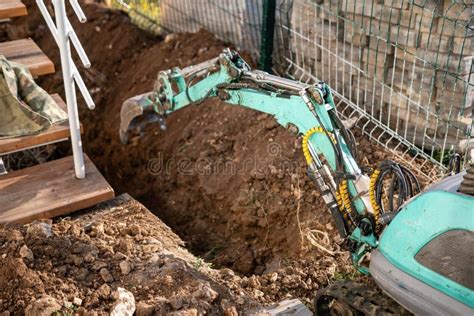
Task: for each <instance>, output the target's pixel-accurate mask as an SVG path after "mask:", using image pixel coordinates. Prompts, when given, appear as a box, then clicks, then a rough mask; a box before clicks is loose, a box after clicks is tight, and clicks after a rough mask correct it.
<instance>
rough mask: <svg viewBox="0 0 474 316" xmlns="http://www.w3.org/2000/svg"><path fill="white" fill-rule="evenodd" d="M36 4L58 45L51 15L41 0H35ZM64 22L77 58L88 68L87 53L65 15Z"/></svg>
mask: <svg viewBox="0 0 474 316" xmlns="http://www.w3.org/2000/svg"><path fill="white" fill-rule="evenodd" d="M36 4H37V5H38V8H39V10H40V12H41V15H43V18H44V20H45V21H46V25H47V26H48V28H49V31H50V32H51V34H52V35H53V38H54V40H55V42H56V44H57V45H58V46H59V42H58V30H57V28H56V25H55V24H54V22H53V19H52V18H51V15H50V14H49V12H48V9H47V8H46V6H45V4H44V2H43V0H36ZM66 24H67V26H68V32H69V37H70V38H71V41H72V44H73V45H74V48H75V49H76V51H77V54H78V55H79V58H80V59H81V61H82V64H83V65H84V67H85V68H90V66H91V62H90V61H89V57H87V54H86V52H85V51H84V48H83V47H82V45H81V42H80V41H79V38H78V37H77V35H76V32H74V29H73V28H72V25H71V23H70V22H69V19H68V18H67V17H66Z"/></svg>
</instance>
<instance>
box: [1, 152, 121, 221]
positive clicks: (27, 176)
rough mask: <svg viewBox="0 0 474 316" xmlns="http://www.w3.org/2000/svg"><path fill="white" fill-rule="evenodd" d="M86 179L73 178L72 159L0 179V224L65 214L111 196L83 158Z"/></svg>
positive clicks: (97, 173) (111, 192) (65, 159)
mask: <svg viewBox="0 0 474 316" xmlns="http://www.w3.org/2000/svg"><path fill="white" fill-rule="evenodd" d="M84 158H85V164H86V178H85V179H82V180H78V179H76V178H75V177H74V164H73V157H72V156H70V157H66V158H62V159H59V160H54V161H50V162H46V163H43V164H40V165H37V166H33V167H30V168H25V169H21V170H18V171H13V172H10V173H9V174H7V175H5V176H0V225H3V224H6V223H27V222H31V221H33V220H35V219H45V218H52V217H56V216H59V215H64V214H68V213H71V212H74V211H77V210H80V209H83V208H87V207H91V206H93V205H95V204H97V203H99V202H103V201H106V200H109V199H111V198H113V197H114V190H113V189H112V187H111V186H110V185H109V184H108V183H107V181H106V180H105V179H104V177H103V176H102V175H101V174H100V172H99V171H98V170H97V168H96V167H95V166H94V164H93V163H92V161H91V160H90V159H89V157H87V156H85V157H84Z"/></svg>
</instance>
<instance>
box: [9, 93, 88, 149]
mask: <svg viewBox="0 0 474 316" xmlns="http://www.w3.org/2000/svg"><path fill="white" fill-rule="evenodd" d="M52 97H53V99H54V101H56V103H57V104H58V105H59V106H60V107H61V108H62V109H63V110H64V111H66V112H67V108H66V104H65V103H64V101H63V100H62V99H61V97H60V96H59V94H53V95H52ZM81 132H82V125H81ZM68 138H69V122H68V121H65V122H62V123H61V124H56V125H53V126H52V127H50V128H49V129H47V130H46V131H44V132H41V133H39V134H35V135H29V136H22V137H11V138H4V139H0V156H1V155H6V154H11V153H14V152H17V151H21V150H26V149H31V148H35V147H39V146H44V145H49V144H54V143H57V142H61V141H64V140H67V139H68Z"/></svg>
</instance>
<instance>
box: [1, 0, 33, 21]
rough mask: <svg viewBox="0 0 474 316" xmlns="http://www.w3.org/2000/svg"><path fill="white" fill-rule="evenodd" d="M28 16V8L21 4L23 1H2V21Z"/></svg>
mask: <svg viewBox="0 0 474 316" xmlns="http://www.w3.org/2000/svg"><path fill="white" fill-rule="evenodd" d="M26 14H27V12H26V6H25V5H24V4H23V3H22V2H21V0H1V1H0V19H8V18H14V17H17V16H23V15H26Z"/></svg>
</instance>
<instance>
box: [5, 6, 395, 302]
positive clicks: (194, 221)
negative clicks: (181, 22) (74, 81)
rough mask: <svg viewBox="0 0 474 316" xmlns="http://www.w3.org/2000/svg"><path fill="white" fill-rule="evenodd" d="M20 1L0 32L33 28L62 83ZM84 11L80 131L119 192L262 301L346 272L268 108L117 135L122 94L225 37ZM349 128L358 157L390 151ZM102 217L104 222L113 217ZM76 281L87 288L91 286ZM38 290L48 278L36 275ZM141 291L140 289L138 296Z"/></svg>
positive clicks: (43, 34) (220, 111) (212, 51)
mask: <svg viewBox="0 0 474 316" xmlns="http://www.w3.org/2000/svg"><path fill="white" fill-rule="evenodd" d="M25 2H26V3H27V5H28V8H29V16H28V18H27V19H16V20H14V21H13V22H12V23H10V24H9V26H2V29H1V31H0V36H1V37H4V38H5V37H7V38H10V39H14V38H24V37H27V36H30V37H32V38H34V39H35V41H36V42H37V43H38V44H39V46H40V47H41V48H42V49H43V50H44V51H45V52H46V54H47V55H48V56H49V57H50V58H51V59H52V60H53V61H54V62H55V65H56V69H57V70H58V71H57V73H56V74H54V75H51V76H47V77H45V78H42V79H40V80H39V83H40V84H41V85H42V86H43V87H44V88H45V89H46V90H48V91H50V92H51V93H60V94H63V88H62V80H61V73H60V71H59V70H60V63H59V56H58V54H59V53H58V51H57V47H56V45H55V44H54V42H53V40H52V38H51V36H50V34H49V31H48V30H47V28H46V26H45V25H44V23H43V21H42V19H41V18H40V15H39V13H38V12H37V9H36V6H35V5H34V1H32V0H30V1H25ZM85 12H86V15H87V16H88V18H89V21H88V22H87V23H85V24H79V23H76V22H75V21H76V18H75V17H74V16H72V15H71V16H70V19H71V21H73V24H74V27H75V30H76V32H77V34H78V36H79V38H80V39H81V41H82V43H83V45H84V48H85V50H86V52H87V53H88V55H89V58H90V60H91V62H92V67H91V68H90V69H87V70H83V71H82V74H83V77H84V79H85V81H86V84H87V86H88V87H89V89H90V91H91V92H92V95H93V98H94V100H95V102H96V109H95V110H94V111H89V110H87V109H86V107H85V105H84V104H83V102H80V103H81V104H80V116H81V122H82V124H83V125H84V135H83V140H84V144H85V150H86V152H87V153H88V155H89V156H90V157H91V158H92V160H93V161H94V163H95V164H96V165H97V167H98V168H99V169H100V171H101V172H102V173H103V175H104V176H105V177H106V179H107V180H108V181H109V183H111V185H112V186H113V187H114V189H115V190H116V192H117V193H125V192H127V193H129V194H130V195H131V196H133V197H134V198H136V199H137V200H138V201H140V202H142V203H143V204H144V205H145V206H146V207H147V208H149V209H150V210H151V211H152V212H153V213H154V214H156V215H157V216H158V217H159V218H160V219H162V220H163V221H164V222H165V223H166V224H167V225H169V226H170V227H171V228H172V229H173V231H174V232H176V233H177V234H178V235H179V236H180V237H181V238H182V240H184V242H185V245H186V247H187V248H188V249H189V250H190V251H191V252H192V253H193V254H194V255H196V256H198V257H200V258H202V259H203V260H204V261H203V262H210V263H212V265H213V266H214V267H218V268H230V269H232V270H233V271H235V272H237V273H238V274H239V275H241V276H246V277H243V278H242V279H241V280H243V281H242V282H241V283H240V285H239V286H241V287H242V288H243V289H245V291H247V292H249V293H250V294H249V297H251V298H252V299H253V300H256V301H259V302H264V303H267V302H274V301H276V300H278V299H281V298H285V297H287V296H289V297H291V296H292V297H299V298H301V299H303V300H304V301H305V302H310V299H311V298H312V297H314V293H315V290H316V289H317V288H319V287H321V286H324V285H326V284H327V283H328V282H331V280H333V279H335V278H336V279H337V278H341V277H349V276H353V275H354V270H353V269H352V267H351V265H350V263H349V257H348V254H347V253H346V252H344V251H342V250H341V247H340V245H339V243H340V240H339V238H338V237H337V234H336V231H335V227H334V225H333V222H332V220H331V217H330V215H329V213H328V211H327V209H326V207H325V206H324V203H323V201H322V199H321V197H320V194H319V192H318V190H317V189H316V187H315V186H314V185H313V184H312V183H311V181H310V180H309V179H308V177H307V176H306V173H305V170H306V168H305V164H304V160H303V155H302V152H301V148H300V140H299V139H297V138H296V137H295V136H294V135H291V134H290V133H289V132H288V131H287V130H285V129H284V128H282V127H281V126H279V125H278V124H277V123H276V122H275V120H274V119H273V118H272V117H270V116H268V115H265V114H260V113H257V112H254V111H251V110H248V109H245V108H241V107H236V106H231V105H226V104H224V103H222V102H220V101H219V100H216V99H212V100H207V101H205V102H203V103H202V104H199V105H193V106H189V107H187V108H185V109H183V110H181V111H180V112H179V113H175V114H173V115H170V116H169V117H168V119H167V124H168V129H167V130H166V131H165V132H163V131H161V130H160V129H159V128H158V127H157V126H150V127H148V128H147V130H146V134H145V136H144V137H143V138H141V139H134V140H133V141H132V142H131V143H130V144H128V145H123V144H121V143H120V140H119V137H118V127H119V114H120V107H121V104H122V102H123V101H124V100H126V99H127V98H129V97H131V96H134V95H137V94H141V93H144V92H147V91H150V90H151V89H152V88H153V84H154V80H155V78H156V75H157V73H158V71H159V70H165V69H169V68H171V67H185V66H188V65H192V64H196V63H199V62H202V61H205V60H208V59H210V58H213V57H215V56H217V55H218V54H219V53H220V52H221V51H222V50H223V49H224V48H225V47H227V46H229V44H227V43H223V42H221V41H219V40H217V39H215V38H214V37H213V35H212V34H210V33H208V32H206V31H204V30H202V31H200V32H198V33H195V34H172V35H168V36H166V37H165V38H162V37H152V36H151V35H149V34H147V33H145V32H143V31H141V30H139V29H138V28H137V27H135V26H134V25H133V24H131V22H130V20H129V18H128V17H127V15H126V14H124V13H122V12H119V11H112V10H109V9H107V8H104V7H102V6H100V5H97V4H88V5H86V6H85ZM243 56H244V58H246V59H247V60H250V58H248V56H246V54H245V53H243ZM76 63H77V65H79V64H80V63H79V61H77V62H76ZM79 68H81V67H79ZM356 137H357V139H358V142H359V144H358V149H359V153H360V157H361V161H362V162H363V163H364V164H366V165H373V164H375V163H376V162H378V161H381V160H382V159H383V158H385V157H390V156H391V155H390V154H389V153H388V152H385V151H384V150H382V149H380V148H377V146H376V145H374V144H373V143H370V142H369V141H368V140H367V139H365V138H363V137H362V136H361V135H359V134H358V132H357V131H356ZM64 148H68V147H67V146H66V147H64ZM67 150H68V149H66V151H67ZM63 151H64V149H63ZM130 216H132V214H130ZM87 218H89V219H90V217H87ZM94 220H95V219H94ZM109 220H111V218H107V219H106V220H105V219H104V221H103V222H104V223H107V225H106V226H112V227H113V226H114V225H109V223H108V221H109ZM150 223H152V224H153V223H154V222H153V221H151V222H150ZM57 225H59V226H57V228H53V230H54V229H57V230H58V231H61V229H63V228H61V225H66V224H61V222H59V223H58V224H57ZM143 225H145V223H144V222H143ZM139 226H140V227H141V224H140V225H139ZM144 227H147V229H148V228H149V229H152V227H151V225H145V226H144ZM24 229H25V228H20V230H19V231H20V232H21V231H22V230H24ZM64 229H65V230H67V229H69V228H67V229H66V228H64ZM64 229H63V230H64ZM157 229H159V228H157ZM15 234H16V233H15ZM170 234H171V233H170ZM22 236H23V235H22ZM111 236H113V235H111ZM22 238H24V237H22ZM154 238H157V237H156V236H155V237H154ZM109 239H110V240H112V239H113V238H107V240H109ZM89 241H93V239H90V240H88V242H89ZM98 242H101V241H98ZM117 242H119V241H117ZM20 244H21V242H19V243H18V244H17V246H16V247H19V246H20ZM27 245H28V247H30V245H29V244H28V243H27ZM33 252H35V251H33ZM35 256H36V254H35ZM12 260H13V259H12ZM15 260H16V259H15ZM54 260H58V258H55V259H54ZM54 260H53V261H54ZM59 260H60V261H61V260H63V257H61V258H59ZM12 264H13V263H12ZM18 264H20V263H18ZM41 264H43V263H41ZM58 264H60V263H58ZM109 264H111V263H109ZM112 265H113V264H112ZM26 267H28V265H26ZM33 267H36V263H35V265H33ZM6 269H7V268H6ZM25 269H26V268H25ZM77 269H79V268H77ZM40 270H41V269H40ZM72 271H75V270H74V269H73V270H72ZM223 271H228V273H229V274H232V278H234V277H235V278H240V277H238V276H235V275H234V274H233V272H232V271H231V270H228V269H224V270H223ZM76 272H77V271H76ZM37 273H40V274H41V273H43V272H37ZM274 273H277V276H276V277H275V274H274ZM67 275H68V276H70V277H71V276H73V275H75V272H74V273H73V272H68V273H67ZM112 275H114V273H112ZM64 277H65V275H59V276H58V277H57V278H58V279H64ZM96 277H97V275H96V274H94V278H96ZM130 280H132V279H130ZM130 280H129V279H126V280H124V281H123V282H125V283H124V284H126V283H127V282H131V281H130ZM269 280H271V282H270V281H269ZM276 280H278V281H276ZM40 281H41V277H40V279H37V282H40ZM35 282H36V281H35ZM58 282H59V281H58ZM91 282H92V283H91V284H95V283H93V281H91ZM59 284H61V283H60V282H59ZM98 284H99V283H97V285H98ZM128 284H131V283H128ZM58 286H59V285H58ZM84 286H85V285H84ZM76 288H77V290H75V291H78V292H79V293H81V295H83V296H84V297H89V295H91V293H93V292H91V293H89V292H87V291H86V290H85V289H86V288H84V290H81V289H80V286H79V285H76ZM230 288H231V289H232V286H230ZM90 290H91V291H93V288H91V289H90ZM216 291H217V292H218V293H222V292H219V291H218V290H216ZM45 292H46V293H51V289H47V287H45ZM132 292H133V290H132ZM144 292H145V291H143V294H137V295H138V298H139V299H140V298H141V297H142V296H140V295H143V297H146V295H147V294H146V293H144ZM135 293H141V292H140V291H138V292H137V291H135V292H134V294H135ZM30 294H31V293H30V292H28V295H30ZM150 295H152V296H153V294H150ZM225 297H226V299H227V298H228V299H229V300H230V301H232V298H231V297H227V296H225ZM167 298H168V299H169V297H167ZM25 302H26V301H25ZM25 304H26V303H25ZM18 306H19V305H16V307H15V308H19V307H18ZM98 306H99V305H98ZM100 308H102V307H99V309H100ZM15 310H16V309H15ZM207 311H214V310H213V309H212V308H211V309H208V310H207Z"/></svg>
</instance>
